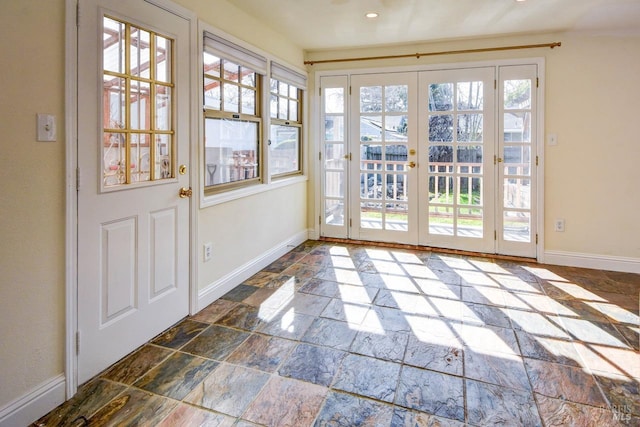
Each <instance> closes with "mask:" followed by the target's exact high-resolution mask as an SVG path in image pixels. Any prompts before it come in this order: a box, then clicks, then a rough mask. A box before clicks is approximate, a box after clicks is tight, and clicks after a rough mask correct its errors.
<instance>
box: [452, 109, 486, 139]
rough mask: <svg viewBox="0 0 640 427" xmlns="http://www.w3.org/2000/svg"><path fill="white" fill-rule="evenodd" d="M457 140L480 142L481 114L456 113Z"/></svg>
mask: <svg viewBox="0 0 640 427" xmlns="http://www.w3.org/2000/svg"><path fill="white" fill-rule="evenodd" d="M457 125H458V126H457V127H458V135H457V137H458V141H459V142H482V114H458V123H457Z"/></svg>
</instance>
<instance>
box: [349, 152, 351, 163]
mask: <svg viewBox="0 0 640 427" xmlns="http://www.w3.org/2000/svg"><path fill="white" fill-rule="evenodd" d="M349 161H351V153H349Z"/></svg>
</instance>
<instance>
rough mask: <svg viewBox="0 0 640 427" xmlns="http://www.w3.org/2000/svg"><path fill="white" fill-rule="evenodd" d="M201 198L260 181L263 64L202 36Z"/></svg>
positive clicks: (256, 57)
mask: <svg viewBox="0 0 640 427" xmlns="http://www.w3.org/2000/svg"><path fill="white" fill-rule="evenodd" d="M204 46H205V49H204V52H203V76H204V78H203V82H204V87H203V92H204V97H203V99H204V106H203V107H204V173H205V179H204V182H205V193H207V194H212V193H216V192H221V191H227V190H230V189H235V188H238V187H241V186H245V185H251V184H256V183H260V182H261V181H262V157H261V147H260V145H261V144H260V141H261V139H262V138H261V129H262V121H263V117H262V110H261V105H262V101H261V100H262V96H261V84H262V80H263V75H264V74H266V59H265V58H262V57H260V56H259V55H256V54H253V53H252V52H249V51H247V50H246V49H244V48H242V47H240V46H237V45H234V44H233V43H231V42H229V41H226V40H224V39H221V38H219V37H217V36H214V35H211V34H208V33H205V43H204Z"/></svg>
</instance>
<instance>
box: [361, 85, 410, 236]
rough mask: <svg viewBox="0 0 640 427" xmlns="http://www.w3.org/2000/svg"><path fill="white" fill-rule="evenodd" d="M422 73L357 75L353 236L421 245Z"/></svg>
mask: <svg viewBox="0 0 640 427" xmlns="http://www.w3.org/2000/svg"><path fill="white" fill-rule="evenodd" d="M416 95H417V75H416V74H415V73H389V74H365V75H355V76H352V77H351V101H352V102H351V105H350V115H351V119H350V124H351V127H350V141H349V153H350V154H349V155H350V159H351V160H352V161H351V162H350V166H351V171H350V174H349V179H350V192H349V194H350V196H351V197H350V199H351V200H350V212H351V215H350V218H351V227H350V236H351V237H352V238H355V239H362V240H375V241H381V242H402V243H410V244H415V243H417V241H418V216H417V207H418V203H417V202H418V197H417V196H418V182H417V178H418V176H417V159H418V154H417V134H418V132H417V120H416V119H417V114H416V113H417V96H416Z"/></svg>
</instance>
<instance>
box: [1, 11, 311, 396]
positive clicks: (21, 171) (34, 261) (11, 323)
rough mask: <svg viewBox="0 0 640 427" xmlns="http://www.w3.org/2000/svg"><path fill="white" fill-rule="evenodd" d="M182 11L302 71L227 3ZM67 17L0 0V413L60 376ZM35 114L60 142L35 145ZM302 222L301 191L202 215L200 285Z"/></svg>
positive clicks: (284, 46) (270, 35)
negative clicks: (53, 125)
mask: <svg viewBox="0 0 640 427" xmlns="http://www.w3.org/2000/svg"><path fill="white" fill-rule="evenodd" d="M179 3H180V4H181V5H183V6H184V7H186V8H188V9H191V10H194V11H195V12H197V13H198V14H199V17H200V18H202V19H203V20H205V21H207V22H208V23H210V24H211V25H214V26H217V27H219V28H220V29H222V30H224V31H226V32H228V33H229V34H231V35H234V36H236V37H239V38H244V39H245V40H246V41H247V42H249V43H253V44H254V45H255V46H257V47H259V48H261V49H263V50H265V51H267V52H270V53H273V54H274V55H275V56H276V57H278V58H280V59H282V60H284V61H285V62H288V63H291V64H293V65H298V66H300V67H302V59H303V52H302V49H300V48H299V47H297V46H296V45H295V44H293V43H291V42H290V41H288V40H286V39H285V38H283V37H282V36H280V35H278V34H277V33H275V32H273V31H272V30H270V29H268V28H267V27H266V26H265V25H264V24H262V23H260V22H258V21H256V20H255V19H253V18H250V17H248V16H244V15H243V14H242V13H241V12H239V11H238V10H237V9H235V8H234V7H232V6H230V5H229V4H227V3H226V2H225V1H224V0H216V1H215V2H211V1H203V0H180V1H179ZM64 19H65V1H64V0H11V1H3V2H2V13H1V14H0V35H1V37H2V43H0V58H2V67H0V82H2V87H3V88H2V97H1V98H0V99H1V102H0V124H1V130H2V132H0V143H1V144H2V153H3V154H2V167H1V168H0V179H1V180H2V182H3V183H4V186H3V187H4V188H3V191H1V192H0V209H1V215H0V218H1V222H0V236H1V237H2V243H1V244H0V343H2V346H1V347H2V349H1V350H0V408H3V407H4V406H5V405H6V404H8V403H10V402H12V401H13V400H15V399H17V398H20V397H22V396H23V395H25V394H26V393H28V392H30V391H31V390H33V389H34V387H36V386H38V385H39V384H41V383H43V382H45V381H47V380H50V379H52V378H54V377H56V376H58V375H61V374H62V373H63V372H64V360H65V355H64V343H65V254H64V250H65V135H64V114H65V110H64V98H65V91H64V79H65V75H64V61H65V42H64V37H65V21H64ZM36 113H50V114H55V115H56V116H57V125H58V138H57V142H48V143H45V142H36V136H35V117H36ZM257 212H260V213H261V214H260V215H256V213H257ZM305 215H306V183H299V184H296V185H293V186H291V187H286V188H281V189H278V190H275V191H272V192H268V193H263V194H259V195H257V196H254V197H250V198H247V199H245V200H238V201H235V202H229V203H226V204H223V205H219V206H216V207H213V208H208V209H204V210H202V211H201V214H200V216H199V221H200V222H201V224H200V227H201V229H202V231H203V233H202V241H213V242H214V245H215V246H214V250H215V251H219V252H218V253H216V252H214V255H220V258H215V262H213V263H209V264H206V266H205V267H206V268H203V269H202V271H201V273H202V274H201V275H200V276H199V278H198V282H199V283H203V284H206V283H210V282H212V281H214V280H215V279H217V278H218V277H219V276H221V275H224V274H227V273H228V272H229V270H230V269H232V268H234V266H238V265H241V264H243V263H245V262H247V261H248V260H249V259H251V257H255V256H257V255H258V254H260V253H261V252H264V251H267V250H268V249H269V248H270V247H271V246H272V245H275V244H277V243H280V242H281V241H282V240H285V239H286V238H288V237H290V236H291V235H292V234H295V233H296V232H300V231H301V230H306V227H307V225H306V221H305ZM245 223H246V224H245Z"/></svg>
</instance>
